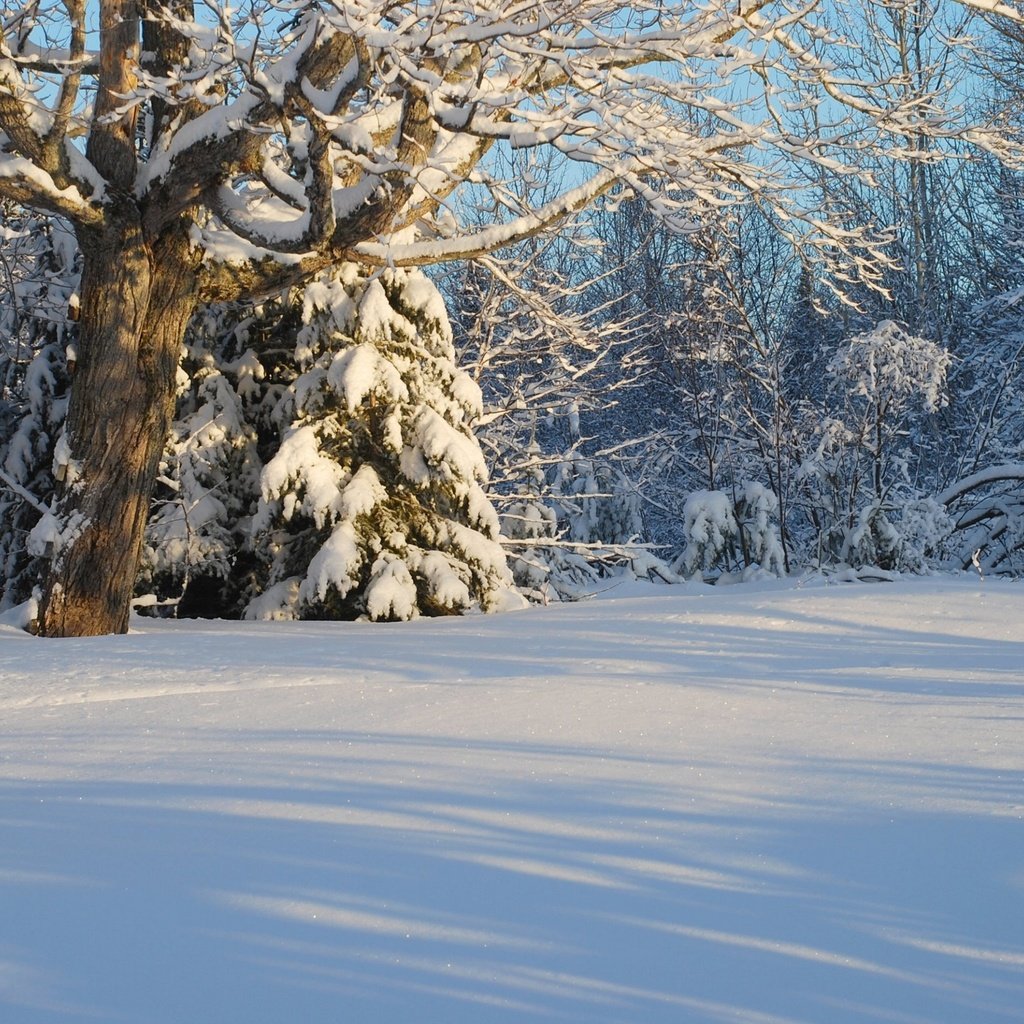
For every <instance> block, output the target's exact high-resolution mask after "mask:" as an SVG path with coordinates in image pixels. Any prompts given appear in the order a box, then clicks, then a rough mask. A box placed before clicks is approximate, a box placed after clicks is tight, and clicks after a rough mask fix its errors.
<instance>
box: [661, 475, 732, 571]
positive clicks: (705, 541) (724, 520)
mask: <svg viewBox="0 0 1024 1024" xmlns="http://www.w3.org/2000/svg"><path fill="white" fill-rule="evenodd" d="M683 536H684V538H685V542H686V547H685V549H684V550H683V553H682V555H681V556H680V558H679V559H678V560H677V561H676V564H675V565H674V566H673V568H674V569H676V570H677V571H679V572H681V573H682V574H683V575H684V576H692V575H693V574H694V573H696V572H702V571H703V572H706V571H708V570H709V569H711V568H713V567H714V566H716V565H718V564H719V563H720V562H721V561H722V560H723V559H724V560H725V561H726V562H729V561H731V560H732V557H733V554H734V552H735V550H736V547H737V545H738V543H739V526H738V525H737V523H736V513H735V511H734V509H733V503H732V498H731V497H730V496H729V495H728V494H726V493H725V492H724V491H706V490H701V491H694V492H693V493H692V494H690V495H689V496H688V497H687V499H686V502H685V504H684V505H683Z"/></svg>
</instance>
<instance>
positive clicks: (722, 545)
mask: <svg viewBox="0 0 1024 1024" xmlns="http://www.w3.org/2000/svg"><path fill="white" fill-rule="evenodd" d="M778 510H779V500H778V498H777V497H776V496H775V495H774V494H773V493H772V492H771V491H770V490H769V489H768V488H767V487H765V486H764V485H763V484H759V483H757V482H755V481H747V482H745V483H743V484H741V485H740V486H739V488H738V489H737V491H736V493H735V495H732V494H727V493H726V492H725V491H709V490H699V491H693V492H692V493H691V494H689V495H688V496H687V498H686V501H685V503H684V504H683V536H684V538H685V545H686V546H685V547H684V549H683V552H682V554H681V555H680V556H679V557H678V558H677V559H676V561H675V563H674V564H673V569H674V570H675V571H676V572H679V573H681V574H682V575H684V576H692V575H693V574H694V573H698V572H700V573H708V572H715V573H723V572H734V571H741V570H748V569H754V568H757V569H761V570H764V571H765V572H772V573H776V574H778V575H781V574H782V573H783V572H784V571H785V570H784V564H785V563H784V557H783V552H782V543H781V541H780V540H779V528H778V522H777V516H778Z"/></svg>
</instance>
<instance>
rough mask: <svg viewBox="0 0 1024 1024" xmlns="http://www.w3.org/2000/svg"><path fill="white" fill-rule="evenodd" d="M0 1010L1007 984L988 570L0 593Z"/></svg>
mask: <svg viewBox="0 0 1024 1024" xmlns="http://www.w3.org/2000/svg"><path fill="white" fill-rule="evenodd" d="M0 714H2V715H3V720H4V735H3V741H2V746H0V777H2V780H3V781H2V785H0V820H2V821H3V833H2V834H3V842H2V843H0V888H2V900H3V907H4V914H3V915H2V917H0V1019H3V1020H4V1021H7V1022H11V1024H42V1022H58V1021H59V1022H61V1024H64V1022H67V1021H70V1020H79V1019H82V1020H92V1021H110V1022H114V1021H131V1022H132V1024H163V1022H167V1024H179V1022H181V1021H225V1022H228V1021H246V1022H247V1024H259V1022H267V1024H280V1022H282V1021H298V1020H303V1021H318V1022H319V1021H353V1022H356V1021H358V1022H362V1021H373V1022H374V1024H388V1022H396V1024H398V1022H401V1024H406V1022H409V1021H417V1022H441V1024H459V1022H467V1024H478V1022H482V1024H498V1022H510V1021H516V1022H520V1021H522V1022H525V1021H530V1022H533V1021H543V1020H551V1021H581V1022H582V1021H586V1022H591V1024H605V1022H607V1024H611V1022H616V1024H638V1022H662V1021H663V1022H673V1024H675V1022H688V1024H690V1022H693V1024H721V1022H743V1024H798V1022H799V1024H811V1022H828V1024H847V1022H907V1024H909V1022H917V1024H925V1022H928V1024H936V1022H949V1024H954V1022H956V1024H966V1022H970V1024H978V1022H1004V1021H1005V1022H1009V1021H1013V1020H1019V1019H1020V1007H1021V1006H1022V1005H1024V928H1022V924H1021V922H1022V921H1024V827H1022V821H1021V819H1022V817H1024V588H1022V587H1021V585H1020V584H1015V583H1000V582H997V581H988V580H987V581H985V583H984V584H981V583H979V582H978V581H977V580H976V579H974V580H972V579H969V578H962V579H955V580H949V579H941V580H940V579H928V580H921V581H916V582H902V581H901V582H896V583H892V584H875V585H868V584H849V585H831V586H826V585H823V584H821V583H807V584H806V585H804V586H794V585H793V584H792V583H781V582H780V583H774V584H770V583H763V584H757V585H749V586H736V587H728V588H721V587H719V588H710V587H705V586H700V585H695V584H692V585H686V586H683V587H661V588H655V587H646V588H642V587H640V586H639V585H627V584H623V585H621V586H619V587H618V588H615V589H612V590H610V591H609V592H608V593H607V594H605V595H602V597H601V599H599V600H594V601H590V602H584V603H580V604H576V605H566V606H553V607H548V608H544V609H534V610H531V611H526V612H522V613H518V614H513V615H503V616H470V617H465V618H459V619H443V620H436V619H435V620H428V619H418V620H416V621H414V622H410V623H403V624H399V625H390V626H385V625H371V624H365V623H353V624H338V623H260V624H252V623H224V622H205V623H198V622H189V623H186V622H181V623H176V622H159V621H157V622H154V621H152V620H141V619H136V620H134V621H133V631H132V633H131V634H130V635H129V636H127V637H120V638H116V637H115V638H99V639H88V640H66V641H40V640H37V639H33V638H31V637H28V636H26V635H25V634H23V633H19V632H18V631H16V630H14V629H13V628H11V627H2V626H0Z"/></svg>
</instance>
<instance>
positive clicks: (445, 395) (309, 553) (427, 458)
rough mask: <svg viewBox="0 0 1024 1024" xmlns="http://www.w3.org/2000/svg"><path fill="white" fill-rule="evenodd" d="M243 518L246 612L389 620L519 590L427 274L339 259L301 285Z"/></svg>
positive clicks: (511, 600) (470, 391)
mask: <svg viewBox="0 0 1024 1024" xmlns="http://www.w3.org/2000/svg"><path fill="white" fill-rule="evenodd" d="M302 323H303V325H302V327H301V329H300V330H299V331H298V334H297V338H296V342H297V345H296V357H297V360H298V363H299V365H301V366H303V367H304V369H303V372H302V373H301V374H299V376H298V377H297V378H296V379H295V380H294V382H293V383H292V384H291V385H290V386H289V387H288V389H287V391H286V393H285V396H284V398H283V399H282V406H281V413H280V415H281V416H282V418H283V422H284V424H285V425H284V428H283V433H282V435H281V437H280V442H279V445H278V447H277V450H276V451H275V452H274V453H273V455H272V456H271V457H269V458H268V459H267V461H266V465H265V466H264V467H263V471H262V475H261V489H262V496H261V499H260V502H259V507H258V509H257V512H256V516H255V519H254V547H255V552H256V558H257V560H258V562H259V572H260V574H261V576H260V579H261V584H260V591H261V593H260V595H259V596H258V597H255V598H254V599H253V600H252V601H251V602H250V604H249V606H248V610H247V614H248V615H250V616H251V617H255V618H269V617H307V618H320V617H331V618H355V617H359V616H366V617H368V618H370V619H374V620H399V619H409V618H414V617H416V616H417V615H420V614H427V615H439V614H450V613H457V612H463V611H466V610H468V609H470V608H473V607H479V608H482V609H484V610H494V609H497V608H500V607H509V606H518V605H521V603H522V599H521V598H519V596H518V595H517V594H516V593H515V591H514V590H513V589H512V580H511V576H510V574H509V572H508V569H507V568H506V564H505V555H504V552H503V551H502V548H501V546H500V545H499V543H498V518H497V515H496V513H495V511H494V509H493V507H492V506H491V504H490V502H489V501H488V500H487V497H486V495H485V493H484V490H483V484H484V483H485V481H486V468H485V465H484V460H483V456H482V454H481V451H480V447H479V445H478V444H477V442H476V440H475V438H474V436H473V433H472V422H473V420H474V418H475V417H476V416H478V415H479V413H480V408H481V398H480V390H479V388H478V387H477V386H476V385H475V384H474V382H473V381H472V380H471V379H470V378H469V377H468V376H467V375H466V374H465V373H463V372H461V371H460V370H458V369H457V367H456V365H455V362H454V350H453V347H452V333H451V328H450V326H449V323H448V319H447V316H446V314H445V310H444V305H443V302H442V301H441V298H440V295H439V294H438V292H437V290H436V288H435V287H434V285H433V284H432V283H431V282H430V280H429V279H428V278H427V277H426V276H425V275H424V274H422V273H421V272H419V271H416V270H408V271H402V270H395V271H384V272H382V273H380V274H379V275H376V276H366V275H365V274H363V273H362V272H360V271H359V270H358V269H357V268H356V267H354V266H352V265H347V266H344V267H342V268H341V269H340V270H339V271H338V272H336V273H334V274H332V275H330V276H327V277H323V278H321V279H320V280H319V281H317V282H316V283H314V284H313V285H310V286H308V287H307V288H306V289H305V291H304V293H303V299H302Z"/></svg>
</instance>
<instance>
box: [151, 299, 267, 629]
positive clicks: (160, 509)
mask: <svg viewBox="0 0 1024 1024" xmlns="http://www.w3.org/2000/svg"><path fill="white" fill-rule="evenodd" d="M217 312H218V311H216V310H207V311H206V312H205V313H204V315H203V316H202V317H201V318H198V319H197V322H196V323H194V324H193V325H192V328H191V329H190V332H189V335H188V340H189V345H188V348H187V350H186V353H185V357H184V359H183V361H182V366H181V369H180V371H179V386H180V390H179V399H178V408H177V412H176V417H175V421H174V423H173V425H172V428H171V436H170V438H169V439H168V443H167V449H166V451H165V453H164V459H163V463H162V465H161V475H160V479H159V482H158V490H157V494H156V496H155V499H154V502H153V509H152V513H151V515H150V520H149V523H148V525H147V528H146V539H145V547H144V550H143V558H142V568H141V573H140V579H139V583H138V588H137V589H138V590H140V591H143V592H148V593H153V594H154V596H156V598H157V599H158V600H159V601H160V602H161V603H168V604H173V606H174V608H175V611H176V612H177V613H178V614H181V615H190V614H196V613H201V614H209V615H217V616H227V617H230V616H234V615H238V614H239V613H240V611H241V607H242V604H243V602H244V601H245V600H246V599H247V597H249V596H251V595H249V594H247V592H246V587H247V585H249V584H250V583H251V581H250V579H249V573H248V569H249V567H248V565H247V561H248V559H249V556H248V552H247V548H248V547H249V526H250V523H251V517H252V514H253V513H254V511H255V508H256V504H257V502H258V500H259V473H260V468H261V465H260V460H259V455H258V452H257V434H256V429H255V424H256V423H257V422H258V418H259V407H260V403H261V401H262V400H263V398H264V397H265V395H264V392H265V388H264V384H263V380H264V377H265V376H266V374H265V370H264V367H263V365H262V363H261V362H260V361H259V359H258V358H257V356H256V354H255V352H253V351H252V349H250V348H247V347H244V346H245V342H246V333H245V329H244V328H245V323H246V321H245V320H243V322H242V324H241V325H237V326H234V327H230V326H229V327H228V328H227V329H226V330H224V325H223V324H222V323H221V322H220V318H219V317H218V316H217ZM240 348H241V352H240V353H239V352H238V349H240ZM236 353H237V354H236Z"/></svg>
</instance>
